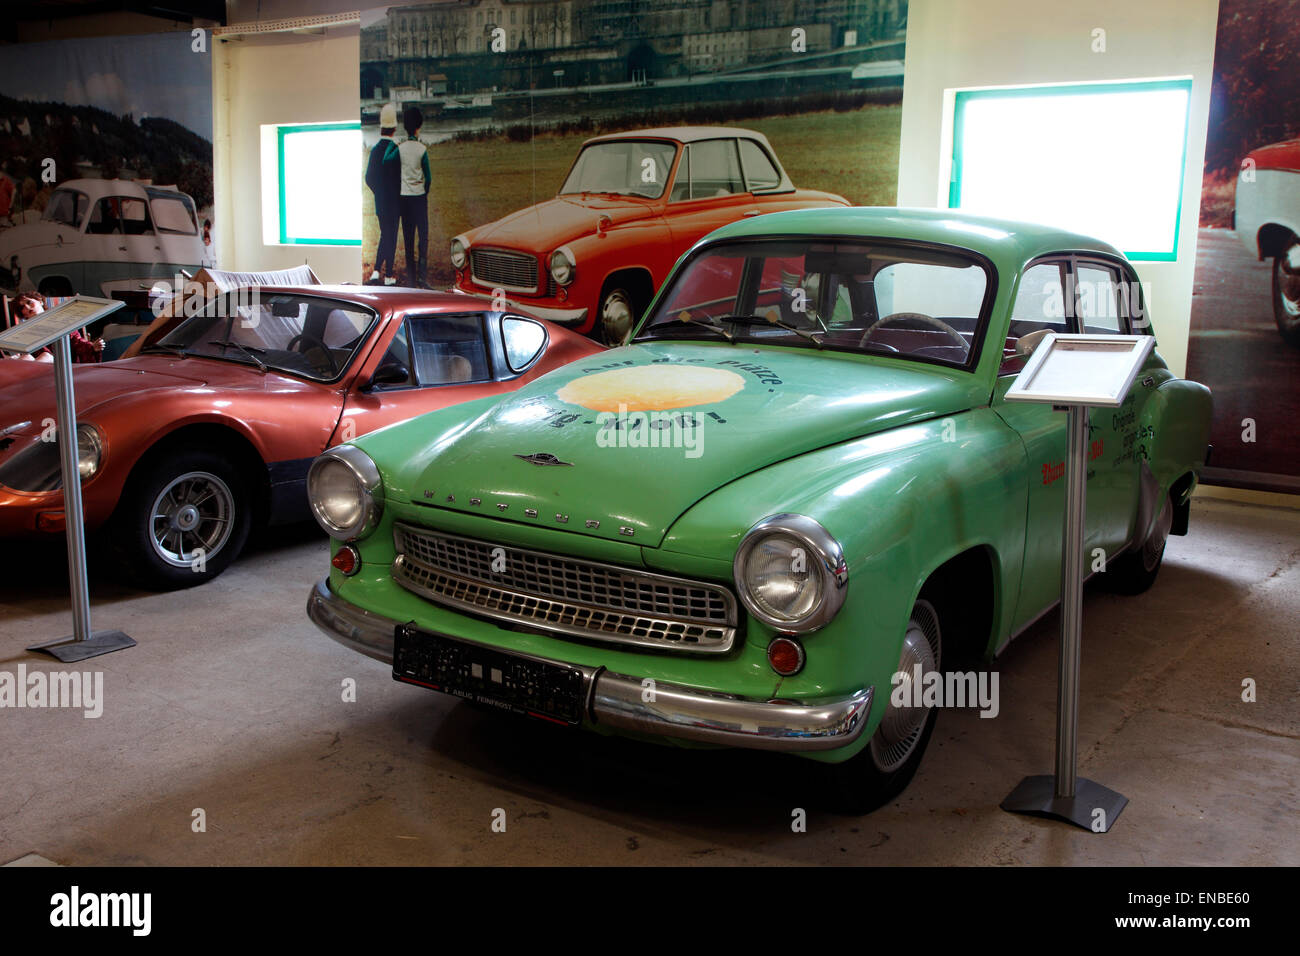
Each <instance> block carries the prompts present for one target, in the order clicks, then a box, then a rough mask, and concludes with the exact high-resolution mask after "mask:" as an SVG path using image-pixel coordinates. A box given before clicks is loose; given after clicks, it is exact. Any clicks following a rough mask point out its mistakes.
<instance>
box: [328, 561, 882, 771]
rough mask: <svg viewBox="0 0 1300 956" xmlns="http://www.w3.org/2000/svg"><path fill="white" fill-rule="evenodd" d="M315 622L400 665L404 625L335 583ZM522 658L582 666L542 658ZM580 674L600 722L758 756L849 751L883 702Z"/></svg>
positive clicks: (859, 695) (860, 694) (864, 696)
mask: <svg viewBox="0 0 1300 956" xmlns="http://www.w3.org/2000/svg"><path fill="white" fill-rule="evenodd" d="M307 616H308V617H310V618H311V619H312V621H313V622H315V624H316V626H317V627H319V628H320V629H321V630H322V631H324V632H325V634H326V635H327V636H329V637H331V638H333V639H334V640H336V641H338V642H339V643H340V644H342V645H344V646H345V647H350V648H351V649H352V650H354V651H357V652H358V653H361V654H365V655H366V656H367V657H373V658H374V659H375V660H378V661H383V662H384V663H387V664H390V665H391V664H392V661H393V631H394V629H395V628H396V627H397V625H398V623H399V622H398V621H395V620H393V619H391V618H386V617H384V616H382V615H379V614H374V613H372V612H370V611H367V610H365V609H363V608H360V607H357V606H356V605H355V604H352V603H351V602H349V601H346V600H344V599H343V598H341V597H339V596H338V595H337V594H335V593H334V592H333V591H331V590H330V587H329V579H328V578H325V579H322V580H320V581H318V582H316V584H315V586H314V587H313V588H312V591H311V594H310V595H309V596H308V598H307ZM455 640H459V641H464V642H465V643H468V644H475V643H481V642H477V641H465V639H464V638H455ZM485 646H487V645H485ZM506 653H513V652H511V651H507V652H506ZM519 656H528V657H532V658H533V659H534V660H540V661H545V662H547V663H552V664H558V665H561V666H565V667H574V666H576V665H572V664H567V663H566V662H564V661H557V660H552V659H550V658H542V657H536V656H535V655H519ZM577 669H578V670H580V671H582V673H583V678H584V680H590V690H589V693H588V697H587V715H588V718H589V719H590V720H592V721H593V722H595V723H603V724H605V725H607V726H609V727H612V728H617V729H620V730H625V731H630V732H634V733H642V734H650V735H652V736H659V737H676V738H682V739H686V740H694V741H699V742H701V743H709V744H717V745H720V746H727V747H744V748H748V749H753V750H778V751H786V752H792V753H797V752H807V751H816V750H833V749H835V748H837V747H844V746H847V745H849V744H851V743H853V742H854V741H855V740H857V739H858V737H860V736H861V734H862V731H863V729H864V728H865V727H866V724H867V718H868V717H869V716H870V714H871V704H872V700H873V698H874V696H875V688H874V687H865V688H863V689H862V690H859V691H857V692H855V693H853V694H850V695H849V696H847V697H841V698H835V699H830V700H822V701H811V702H798V701H782V700H759V699H754V698H748V697H735V696H731V695H726V694H714V693H709V692H707V691H701V690H695V689H693V688H690V687H683V686H681V685H678V684H668V683H663V682H654V681H646V680H643V679H642V678H639V677H634V676H629V675H627V674H616V673H612V672H610V671H607V670H603V669H598V668H589V667H580V666H579V667H578V668H577ZM647 698H649V699H648V700H647Z"/></svg>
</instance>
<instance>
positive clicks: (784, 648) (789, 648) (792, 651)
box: [767, 637, 804, 677]
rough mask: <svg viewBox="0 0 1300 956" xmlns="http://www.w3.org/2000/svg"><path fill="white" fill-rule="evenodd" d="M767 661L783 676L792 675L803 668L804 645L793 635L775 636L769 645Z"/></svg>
mask: <svg viewBox="0 0 1300 956" xmlns="http://www.w3.org/2000/svg"><path fill="white" fill-rule="evenodd" d="M767 662H768V663H769V664H771V665H772V670H774V671H776V672H777V673H778V674H780V675H781V676H782V677H790V676H793V675H794V674H797V673H799V672H800V671H801V670H803V662H804V654H803V646H802V645H801V644H800V643H799V642H798V641H796V640H795V639H794V638H792V637H778V638H774V639H773V641H772V643H771V644H769V645H767Z"/></svg>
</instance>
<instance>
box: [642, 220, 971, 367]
mask: <svg viewBox="0 0 1300 956" xmlns="http://www.w3.org/2000/svg"><path fill="white" fill-rule="evenodd" d="M990 291H991V290H990V288H989V273H988V272H987V271H986V269H985V268H984V267H983V266H982V265H980V264H979V263H978V262H977V261H976V260H975V258H974V257H973V256H971V255H970V254H969V253H964V252H961V251H959V250H956V249H943V250H939V249H931V248H923V247H919V246H911V245H902V244H897V245H895V244H892V243H890V242H875V241H867V240H864V241H862V242H855V241H843V240H837V241H834V242H828V241H826V240H824V239H820V238H812V237H810V238H808V239H799V240H771V239H758V240H749V241H744V242H734V243H726V244H720V245H717V246H713V247H711V248H706V249H705V250H703V251H701V252H700V253H699V254H697V255H695V256H694V257H693V258H692V259H691V260H690V261H689V262H688V263H687V264H686V265H684V266H683V267H682V268H680V269H678V270H677V272H676V273H675V274H674V276H673V277H672V279H671V280H670V285H669V287H668V288H667V289H666V290H665V291H664V293H663V294H662V295H661V296H660V297H659V300H658V305H657V306H656V308H655V311H654V314H653V315H651V316H650V317H649V319H647V321H646V322H645V324H644V325H643V326H642V327H641V330H640V332H639V333H638V334H637V336H636V338H637V340H639V341H640V340H649V339H663V338H669V337H671V338H691V339H699V338H717V339H718V340H719V341H721V340H722V339H724V338H726V339H727V340H728V341H732V342H742V341H743V342H750V343H753V342H766V343H770V344H773V345H782V346H798V347H801V348H827V349H835V350H838V351H856V352H863V353H872V354H881V355H894V356H899V357H905V358H914V359H919V360H923V361H929V362H939V363H942V364H945V365H953V366H959V367H961V366H966V365H967V364H969V363H970V362H971V361H972V359H973V358H974V353H975V351H976V350H975V349H974V343H975V341H976V339H977V337H978V335H979V332H980V330H981V329H982V327H983V321H982V320H983V318H984V316H985V314H986V311H987V310H986V302H989V301H991V299H992V296H991V295H990V294H989V293H990Z"/></svg>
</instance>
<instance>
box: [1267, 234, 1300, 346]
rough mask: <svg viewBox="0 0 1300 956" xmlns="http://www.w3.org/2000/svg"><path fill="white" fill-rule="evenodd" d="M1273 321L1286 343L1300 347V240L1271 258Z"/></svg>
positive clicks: (1293, 238) (1292, 241) (1293, 241)
mask: <svg viewBox="0 0 1300 956" xmlns="http://www.w3.org/2000/svg"><path fill="white" fill-rule="evenodd" d="M1273 321H1274V322H1276V323H1277V331H1278V334H1280V335H1281V336H1282V341H1283V342H1285V343H1286V344H1287V345H1293V346H1295V347H1296V348H1300V241H1298V240H1297V239H1296V238H1295V237H1294V236H1293V237H1292V238H1291V242H1290V244H1289V245H1288V247H1287V248H1286V249H1285V250H1284V251H1283V253H1282V254H1281V255H1280V256H1278V257H1277V258H1276V259H1274V260H1273Z"/></svg>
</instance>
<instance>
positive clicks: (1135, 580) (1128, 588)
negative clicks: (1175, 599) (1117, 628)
mask: <svg viewBox="0 0 1300 956" xmlns="http://www.w3.org/2000/svg"><path fill="white" fill-rule="evenodd" d="M1173 524H1174V506H1173V502H1172V501H1171V500H1170V499H1169V498H1165V504H1164V507H1163V508H1161V510H1160V514H1159V516H1158V517H1157V518H1156V523H1155V525H1154V526H1153V527H1152V529H1151V533H1150V534H1149V535H1147V538H1146V540H1145V541H1143V542H1142V543H1141V544H1140V545H1134V546H1133V547H1131V548H1129V549H1128V550H1127V551H1125V552H1124V553H1123V554H1121V555H1119V556H1118V557H1117V558H1115V560H1113V561H1110V562H1108V563H1107V565H1106V570H1105V571H1104V572H1103V573H1102V574H1101V575H1100V578H1101V583H1102V585H1103V586H1104V587H1105V588H1106V590H1107V591H1111V592H1113V593H1115V594H1127V595H1135V594H1141V593H1143V592H1144V591H1147V590H1148V589H1150V587H1151V585H1153V584H1155V583H1156V576H1157V575H1159V574H1160V567H1161V565H1162V564H1164V560H1165V544H1166V543H1168V541H1169V529H1170V528H1172V527H1173Z"/></svg>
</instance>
